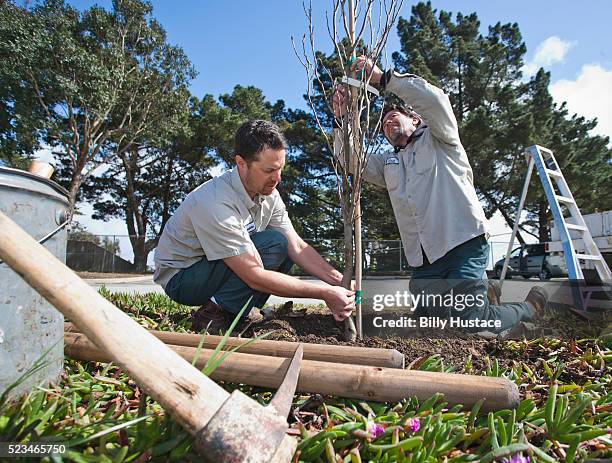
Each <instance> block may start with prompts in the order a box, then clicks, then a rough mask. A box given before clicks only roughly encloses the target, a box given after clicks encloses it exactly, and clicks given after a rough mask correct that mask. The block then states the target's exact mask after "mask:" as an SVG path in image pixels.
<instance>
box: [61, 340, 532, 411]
mask: <svg viewBox="0 0 612 463" xmlns="http://www.w3.org/2000/svg"><path fill="white" fill-rule="evenodd" d="M64 340H65V343H64V346H65V350H66V355H68V356H70V357H73V358H75V359H80V360H92V361H98V362H105V361H108V359H109V356H108V354H106V353H105V352H104V351H103V350H101V349H98V348H97V347H96V346H95V345H94V344H93V343H92V342H90V341H89V340H88V339H87V338H86V337H85V336H84V335H82V334H80V333H64ZM169 347H170V348H172V349H173V350H174V351H175V352H177V353H178V354H179V355H180V356H181V357H183V358H184V359H186V360H188V361H190V362H191V361H192V360H193V359H194V358H196V353H197V349H196V348H194V347H185V346H169ZM212 353H213V351H212V350H210V349H201V351H200V353H199V356H198V357H197V361H196V366H197V367H198V368H201V367H203V366H204V365H205V364H206V361H207V360H208V359H209V358H210V357H211V355H212ZM290 362H291V359H288V358H282V357H269V356H265V355H253V354H242V353H239V352H233V353H231V354H229V355H228V356H227V357H226V358H225V359H224V360H223V362H221V364H220V365H219V366H218V367H217V368H216V369H215V371H214V372H213V373H212V375H211V377H212V378H214V379H216V380H220V381H228V382H232V383H243V384H250V385H252V386H261V387H270V388H277V387H278V386H279V385H280V384H281V382H282V380H283V378H284V375H285V372H286V371H287V368H288V366H289V363H290ZM297 389H298V390H299V391H303V392H313V393H315V392H318V393H320V394H326V395H335V396H340V397H351V398H356V399H364V400H373V401H378V402H399V401H400V400H402V399H405V398H406V397H410V396H413V395H415V396H417V397H418V399H419V400H425V399H427V398H429V397H431V396H432V395H433V394H435V393H437V392H441V393H443V394H444V400H445V401H446V402H448V403H449V405H451V406H452V405H456V404H462V405H464V406H465V407H467V408H470V407H471V406H473V405H474V404H475V403H476V402H477V401H478V400H480V399H485V403H484V405H483V410H499V409H503V408H516V407H517V406H518V404H519V400H520V397H519V393H518V388H517V386H516V384H515V383H513V382H512V381H509V380H507V379H504V378H492V377H483V376H472V375H460V374H451V373H434V372H428V371H418V370H399V369H397V368H383V367H369V366H364V365H346V364H341V363H328V362H318V361H314V360H302V367H301V369H300V377H299V382H298V385H297Z"/></svg>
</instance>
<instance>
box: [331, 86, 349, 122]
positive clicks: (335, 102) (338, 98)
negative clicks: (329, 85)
mask: <svg viewBox="0 0 612 463" xmlns="http://www.w3.org/2000/svg"><path fill="white" fill-rule="evenodd" d="M348 99H349V91H348V89H347V88H346V85H339V86H338V87H337V88H336V91H335V92H334V95H333V96H332V106H333V109H334V116H336V117H337V118H341V117H344V116H345V115H346V112H347V110H348Z"/></svg>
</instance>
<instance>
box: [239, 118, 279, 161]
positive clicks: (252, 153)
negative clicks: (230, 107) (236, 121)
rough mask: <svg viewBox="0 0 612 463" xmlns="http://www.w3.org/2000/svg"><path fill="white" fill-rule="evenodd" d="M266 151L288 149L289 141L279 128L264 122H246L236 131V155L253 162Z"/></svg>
mask: <svg viewBox="0 0 612 463" xmlns="http://www.w3.org/2000/svg"><path fill="white" fill-rule="evenodd" d="M266 149H273V150H281V149H287V141H286V140H285V137H284V136H283V134H282V133H281V131H280V129H279V128H278V126H277V125H276V124H274V123H272V122H269V121H264V120H254V121H249V122H245V123H244V124H242V125H241V126H240V127H239V128H238V130H237V131H236V138H235V139H234V150H235V151H234V153H235V154H239V155H240V156H241V157H242V158H243V159H244V160H245V161H247V162H251V161H254V160H255V159H256V158H257V154H259V153H260V152H262V151H263V150H266Z"/></svg>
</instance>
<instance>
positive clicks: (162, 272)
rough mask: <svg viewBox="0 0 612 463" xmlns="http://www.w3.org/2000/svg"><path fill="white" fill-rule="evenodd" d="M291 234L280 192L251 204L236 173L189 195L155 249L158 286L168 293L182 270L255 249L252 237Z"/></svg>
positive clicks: (230, 172) (231, 173) (204, 185)
mask: <svg viewBox="0 0 612 463" xmlns="http://www.w3.org/2000/svg"><path fill="white" fill-rule="evenodd" d="M263 230H278V231H280V232H281V233H283V234H285V235H287V233H288V232H289V231H291V230H293V225H292V224H291V220H289V215H288V214H287V209H286V207H285V204H284V202H283V200H282V198H281V197H280V194H279V193H278V191H277V190H274V192H273V193H272V194H271V195H269V196H261V195H258V196H256V197H255V200H252V199H251V198H250V196H249V195H248V194H247V192H246V190H245V189H244V185H243V184H242V181H241V180H240V176H239V175H238V169H237V168H234V169H232V170H229V171H227V172H225V173H224V174H223V175H220V176H219V177H216V178H213V179H211V180H209V181H208V182H206V183H203V184H202V185H200V186H199V187H198V188H196V189H195V190H193V191H192V192H191V193H189V194H188V195H187V197H186V198H185V200H184V201H183V202H182V203H181V205H180V206H179V207H178V209H177V210H176V212H175V213H174V215H173V216H172V217H171V218H170V220H168V222H167V223H166V226H165V227H164V230H163V232H162V235H161V237H160V239H159V243H158V245H157V248H156V249H155V274H154V275H153V279H154V281H155V282H156V283H157V284H159V285H161V286H162V287H165V286H166V284H167V283H168V281H170V279H171V278H172V277H173V276H174V275H176V274H177V273H178V272H179V271H180V270H181V269H184V268H187V267H190V266H191V265H193V264H195V263H196V262H199V261H200V260H202V258H203V257H204V256H206V258H207V259H208V260H218V259H225V258H227V257H232V256H238V255H240V254H243V253H245V252H247V251H248V250H249V249H253V250H254V251H255V253H256V252H257V251H256V249H255V245H254V244H253V242H252V241H251V238H250V235H251V234H253V233H255V232H259V231H263Z"/></svg>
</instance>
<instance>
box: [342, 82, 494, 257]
mask: <svg viewBox="0 0 612 463" xmlns="http://www.w3.org/2000/svg"><path fill="white" fill-rule="evenodd" d="M386 90H387V91H389V92H392V93H394V94H395V95H397V96H398V97H400V98H401V99H402V100H403V101H405V102H406V103H407V104H408V105H410V106H412V107H413V108H414V110H415V111H416V112H417V113H418V114H420V115H421V117H422V118H423V120H424V123H425V124H427V126H428V127H427V128H425V130H424V132H423V134H422V135H421V136H420V137H419V138H417V139H415V140H413V141H411V142H410V143H409V144H408V145H407V146H406V147H405V148H404V149H403V150H401V151H400V152H399V153H397V154H396V153H393V152H390V153H384V154H374V155H371V156H370V158H369V160H368V163H367V166H366V169H365V171H364V179H365V180H366V181H369V182H372V183H375V184H376V185H379V186H382V187H385V188H386V189H387V191H388V192H389V197H390V199H391V204H392V206H393V213H394V214H395V219H396V220H397V225H398V228H399V231H400V236H401V238H402V242H403V245H404V251H405V253H406V258H407V259H408V264H410V266H412V267H419V266H421V265H423V255H422V252H421V247H422V248H423V251H425V255H426V256H427V259H428V260H429V262H435V261H436V260H438V259H439V258H441V257H442V256H444V255H445V254H446V253H447V252H448V251H450V250H451V249H453V248H454V247H456V246H458V245H460V244H462V243H465V242H466V241H468V240H470V239H471V238H474V237H476V236H479V235H482V234H484V233H486V232H487V229H488V221H487V219H486V218H485V215H484V211H483V209H482V206H481V205H480V201H479V200H478V196H477V195H476V190H475V189H474V183H473V174H472V168H471V166H470V163H469V161H468V157H467V155H466V153H465V150H464V148H463V146H462V144H461V141H460V140H459V129H458V125H457V120H456V119H455V115H454V114H453V110H452V107H451V104H450V101H449V99H448V96H447V95H446V94H445V93H444V92H443V91H442V90H441V89H439V88H437V87H435V86H433V85H431V84H429V83H428V82H427V81H425V79H422V78H421V77H418V76H414V75H401V74H398V73H394V74H393V76H392V77H391V79H390V80H389V82H388V83H387V86H386ZM339 143H341V138H340V137H336V149H335V150H334V152H336V153H338V152H339V151H340V149H339V147H338V144H339ZM366 220H367V217H366Z"/></svg>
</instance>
